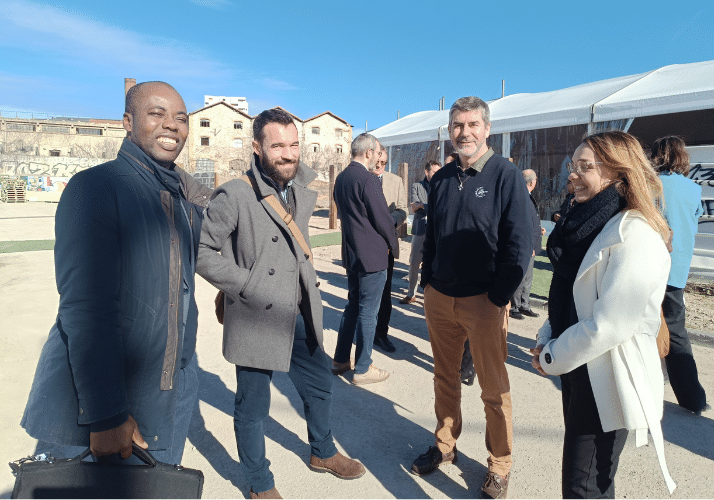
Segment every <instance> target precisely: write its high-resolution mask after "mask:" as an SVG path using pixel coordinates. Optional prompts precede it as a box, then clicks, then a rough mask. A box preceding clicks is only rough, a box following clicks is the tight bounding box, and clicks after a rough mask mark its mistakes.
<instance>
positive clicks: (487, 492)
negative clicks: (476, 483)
mask: <svg viewBox="0 0 714 500" xmlns="http://www.w3.org/2000/svg"><path fill="white" fill-rule="evenodd" d="M510 477H511V473H510V472H509V473H508V475H507V476H506V477H502V476H500V475H498V474H496V473H495V472H491V471H488V473H487V474H486V477H485V478H484V479H483V486H481V498H506V494H507V493H508V480H509V479H510Z"/></svg>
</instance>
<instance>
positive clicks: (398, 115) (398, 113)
mask: <svg viewBox="0 0 714 500" xmlns="http://www.w3.org/2000/svg"><path fill="white" fill-rule="evenodd" d="M397 120H399V110H397Z"/></svg>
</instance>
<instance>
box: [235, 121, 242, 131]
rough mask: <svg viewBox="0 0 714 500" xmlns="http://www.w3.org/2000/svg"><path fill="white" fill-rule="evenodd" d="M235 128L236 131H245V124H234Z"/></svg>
mask: <svg viewBox="0 0 714 500" xmlns="http://www.w3.org/2000/svg"><path fill="white" fill-rule="evenodd" d="M233 128H234V129H235V130H243V122H233Z"/></svg>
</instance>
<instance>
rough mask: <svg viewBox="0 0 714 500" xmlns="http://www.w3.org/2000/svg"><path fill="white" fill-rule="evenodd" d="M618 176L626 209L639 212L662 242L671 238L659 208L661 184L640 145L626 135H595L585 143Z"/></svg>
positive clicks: (613, 133) (617, 182)
mask: <svg viewBox="0 0 714 500" xmlns="http://www.w3.org/2000/svg"><path fill="white" fill-rule="evenodd" d="M583 144H586V145H587V146H588V147H590V149H592V150H593V151H594V152H595V154H596V155H597V156H598V158H600V161H601V162H602V163H603V164H604V166H606V167H607V168H609V169H610V170H611V171H612V172H613V173H614V174H615V177H616V181H615V186H616V188H617V191H618V192H619V193H620V195H622V196H623V197H624V198H625V200H626V202H627V205H626V207H625V209H627V210H637V211H639V212H640V213H641V214H642V215H643V216H644V217H645V219H646V220H647V222H648V223H649V225H650V226H652V228H653V229H654V230H655V231H657V232H658V233H659V234H660V236H661V237H662V240H663V241H667V240H668V238H669V226H667V222H666V221H665V219H664V217H663V216H662V214H661V212H660V210H659V208H658V205H660V206H663V201H664V197H663V194H662V182H661V181H660V180H659V178H658V177H657V173H656V172H655V171H654V168H652V165H651V163H650V162H649V160H648V159H647V156H646V155H645V152H644V150H643V149H642V146H641V145H640V142H639V141H638V140H637V139H636V138H635V137H634V136H632V135H630V134H628V133H626V132H620V131H610V132H600V133H598V134H593V135H590V136H588V137H586V138H585V140H583Z"/></svg>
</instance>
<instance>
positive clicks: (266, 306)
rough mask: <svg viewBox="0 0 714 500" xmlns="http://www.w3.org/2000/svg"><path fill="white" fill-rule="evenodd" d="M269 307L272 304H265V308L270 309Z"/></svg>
mask: <svg viewBox="0 0 714 500" xmlns="http://www.w3.org/2000/svg"><path fill="white" fill-rule="evenodd" d="M271 307H273V304H268V305H267V306H265V308H266V309H270V308H271Z"/></svg>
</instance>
